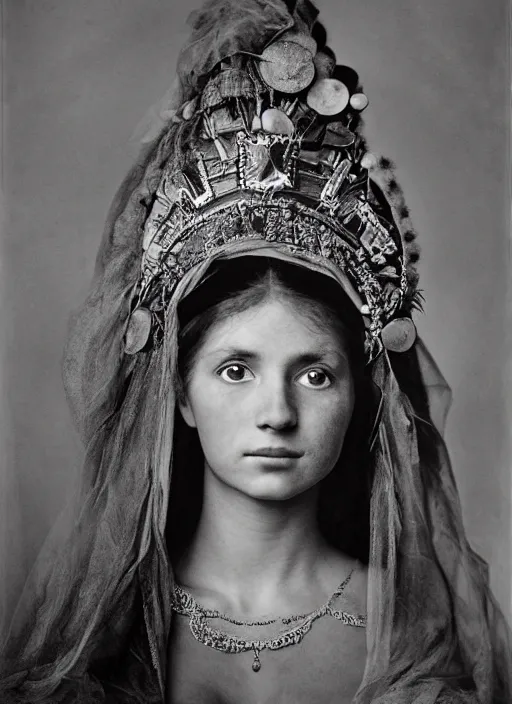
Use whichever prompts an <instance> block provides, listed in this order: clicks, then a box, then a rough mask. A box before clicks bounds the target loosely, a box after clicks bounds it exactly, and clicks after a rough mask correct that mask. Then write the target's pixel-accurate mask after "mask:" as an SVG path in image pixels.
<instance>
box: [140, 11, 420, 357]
mask: <svg viewBox="0 0 512 704" xmlns="http://www.w3.org/2000/svg"><path fill="white" fill-rule="evenodd" d="M276 2H277V3H278V4H279V5H280V6H281V8H280V9H281V10H282V9H283V8H284V7H285V5H284V4H283V3H280V2H279V0H275V2H274V5H275V3H276ZM228 4H229V3H228ZM244 4H249V5H251V6H252V9H253V10H254V6H255V5H258V4H261V2H258V1H257V0H244ZM220 5H222V6H225V5H226V3H225V2H219V1H218V0H213V2H210V3H209V5H208V6H207V8H206V9H205V10H203V11H202V13H199V15H196V18H195V19H196V22H195V26H194V32H195V34H194V33H193V35H192V38H191V42H190V47H195V48H196V49H197V46H198V39H200V40H202V41H204V40H208V33H209V32H211V27H212V25H211V23H210V24H209V23H208V22H207V21H206V20H205V12H206V17H207V18H210V20H211V16H210V14H209V13H208V12H207V10H209V11H210V12H211V11H213V10H214V9H215V7H216V6H217V10H218V9H219V6H220ZM316 14H317V13H316V10H314V8H313V6H312V5H311V4H310V3H309V2H300V3H298V4H297V5H296V6H295V9H294V10H293V12H291V13H288V14H287V15H286V16H287V18H288V19H287V22H286V23H285V24H284V30H281V31H278V32H276V31H275V28H274V30H273V32H272V38H271V39H270V40H266V42H265V45H264V46H260V47H255V46H254V39H251V40H250V41H249V40H247V42H245V41H244V36H241V37H239V41H238V44H237V43H236V42H235V44H234V45H233V41H231V43H230V44H229V45H228V46H227V47H226V48H225V50H224V51H220V52H219V53H218V55H217V56H216V58H217V59H218V60H217V61H215V59H212V56H211V52H210V54H209V55H208V61H207V62H206V64H203V74H202V75H201V72H200V71H197V70H196V71H195V73H194V71H193V70H192V69H191V68H190V67H189V74H188V76H185V78H187V77H188V78H190V76H191V75H192V76H194V78H195V85H194V86H193V87H192V89H190V86H189V88H188V93H189V95H188V96H186V97H188V100H186V101H185V102H184V103H183V104H181V105H180V107H179V110H178V111H177V112H176V113H175V114H174V115H173V125H172V127H171V130H173V131H174V140H175V153H174V158H172V159H171V160H170V161H169V162H168V163H167V165H166V166H165V168H164V171H163V176H162V178H161V181H160V184H159V186H158V190H157V192H156V195H155V199H154V202H153V206H152V209H151V212H150V214H149V217H148V219H147V221H146V224H145V229H144V239H143V257H142V265H141V275H140V280H139V282H138V284H137V288H136V291H135V295H134V303H133V312H132V317H131V321H130V325H129V329H128V333H127V340H126V350H127V352H130V353H134V352H137V351H139V350H140V349H142V348H143V347H145V346H146V345H147V344H149V343H150V342H151V344H158V343H159V340H160V339H161V336H162V330H163V327H164V312H165V309H166V306H167V304H168V302H169V300H170V298H171V296H172V294H173V292H174V290H175V288H176V285H177V284H178V282H179V281H180V280H181V279H182V277H183V276H184V275H185V274H186V273H187V271H189V270H190V269H191V268H192V267H194V266H195V265H196V264H198V263H200V262H202V261H204V260H205V259H207V258H208V257H210V256H212V255H213V254H214V253H215V252H219V251H220V250H222V249H223V248H226V247H228V246H231V245H233V244H234V243H237V242H243V241H248V240H263V241H265V242H268V243H274V245H275V246H278V247H279V248H280V249H281V250H284V251H285V252H289V253H290V254H292V255H294V254H295V255H297V254H300V255H301V256H304V257H306V258H309V259H311V260H313V261H315V260H316V261H322V260H328V261H330V262H331V263H333V264H334V265H335V266H337V267H338V269H339V270H340V271H341V272H343V275H344V276H346V278H347V280H348V282H349V285H350V286H351V287H352V288H353V290H354V292H355V293H356V295H355V298H356V299H357V301H358V302H359V303H358V304H359V307H360V310H361V313H362V315H363V317H364V320H365V324H366V350H367V354H368V358H369V359H372V358H374V357H375V356H376V355H377V354H378V353H379V351H380V350H381V349H382V346H383V345H384V346H385V347H387V348H388V349H390V350H393V351H401V350H405V349H408V348H409V347H410V346H411V345H412V344H413V342H414V339H415V335H416V333H415V328H414V324H413V323H412V320H411V319H410V317H409V316H410V314H411V312H412V309H413V308H414V307H417V306H418V293H417V291H416V286H417V278H418V277H417V273H416V271H415V268H414V264H415V262H416V260H417V251H416V249H415V245H413V246H411V244H410V243H411V241H412V240H413V239H414V237H415V235H414V232H413V231H412V230H411V227H410V223H409V221H408V211H407V208H406V207H405V204H404V202H403V196H402V194H401V191H400V189H399V187H398V185H397V183H396V181H395V179H394V177H393V174H392V171H391V169H390V167H391V165H390V163H389V162H387V163H386V162H385V161H384V160H381V161H380V162H377V160H376V159H375V158H374V157H373V156H372V155H371V154H369V153H368V152H367V149H366V143H365V140H364V138H363V137H362V135H361V130H360V126H361V119H360V113H361V112H362V111H363V110H364V109H365V108H366V106H367V105H368V99H367V98H366V96H365V94H364V93H363V92H362V89H361V87H360V86H359V85H358V79H357V74H356V73H355V72H354V71H353V70H352V69H350V68H348V67H343V66H337V65H336V59H335V57H334V54H333V52H332V51H331V50H330V49H329V48H328V47H326V46H325V45H322V31H321V26H320V25H318V23H317V22H316ZM257 26H258V25H257V22H256V28H257ZM205 27H207V29H206V30H205ZM318 27H320V31H319V30H318ZM248 34H249V35H250V36H253V35H254V33H253V34H251V33H250V32H249V33H248ZM256 34H257V33H256ZM194 37H195V38H194ZM315 37H316V38H315ZM318 39H319V41H317V40H318ZM260 41H265V32H261V36H260ZM199 43H200V42H199ZM220 43H221V44H222V42H220ZM247 43H248V44H249V46H248V47H247ZM255 49H257V51H255ZM184 53H185V55H186V50H185V52H184ZM182 58H183V54H182ZM182 63H183V61H182ZM195 63H196V65H197V63H198V62H197V58H195ZM199 64H200V62H199ZM209 64H213V65H211V66H210V65H209ZM190 93H192V95H190ZM372 170H373V172H374V174H378V175H380V178H381V179H382V178H383V179H384V182H385V186H384V187H382V182H381V186H379V185H377V182H376V178H375V177H371V176H370V172H371V171H372ZM384 191H386V192H387V195H388V198H386V196H385V194H384Z"/></svg>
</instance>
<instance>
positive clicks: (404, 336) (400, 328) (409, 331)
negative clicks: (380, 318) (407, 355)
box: [381, 318, 416, 352]
mask: <svg viewBox="0 0 512 704" xmlns="http://www.w3.org/2000/svg"><path fill="white" fill-rule="evenodd" d="M381 338H382V344H383V345H384V347H385V348H386V349H387V350H389V351H390V352H407V350H409V349H411V347H412V346H413V344H414V342H415V340H416V326H415V325H414V323H413V322H412V320H411V318H396V319H395V320H392V321H391V322H390V323H388V324H387V325H385V326H384V328H383V329H382V332H381Z"/></svg>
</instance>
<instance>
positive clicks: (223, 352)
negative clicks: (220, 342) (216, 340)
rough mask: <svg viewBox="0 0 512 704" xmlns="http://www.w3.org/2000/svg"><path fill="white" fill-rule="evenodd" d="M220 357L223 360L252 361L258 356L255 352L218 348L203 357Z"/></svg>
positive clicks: (235, 348)
mask: <svg viewBox="0 0 512 704" xmlns="http://www.w3.org/2000/svg"><path fill="white" fill-rule="evenodd" d="M214 355H215V356H222V357H225V358H228V357H233V358H236V359H247V360H254V359H258V358H259V357H260V355H259V354H258V353H257V352H254V351H250V350H245V349H242V348H240V347H219V348H218V349H215V350H212V351H211V352H208V353H207V354H205V355H204V356H205V357H213V356H214Z"/></svg>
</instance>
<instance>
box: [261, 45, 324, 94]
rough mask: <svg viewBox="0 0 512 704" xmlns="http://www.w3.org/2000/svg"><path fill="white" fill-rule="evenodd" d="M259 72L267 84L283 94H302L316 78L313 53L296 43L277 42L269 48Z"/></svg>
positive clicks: (263, 57)
mask: <svg viewBox="0 0 512 704" xmlns="http://www.w3.org/2000/svg"><path fill="white" fill-rule="evenodd" d="M259 70H260V74H261V77H262V78H263V80H264V81H265V83H266V84H267V85H268V86H269V87H270V88H274V90H278V91H280V92H281V93H300V91H301V90H304V88H307V87H308V86H309V85H311V82H312V81H313V79H314V77H315V65H314V63H313V57H312V55H311V52H310V51H308V50H307V49H305V48H304V47H303V46H300V44H297V43H296V42H285V41H277V42H274V44H270V45H269V46H267V48H266V49H264V51H263V53H262V55H261V61H260V62H259Z"/></svg>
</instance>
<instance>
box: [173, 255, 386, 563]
mask: <svg viewBox="0 0 512 704" xmlns="http://www.w3.org/2000/svg"><path fill="white" fill-rule="evenodd" d="M271 296H279V297H280V298H282V297H285V298H289V299H291V300H294V301H300V303H301V310H302V311H304V314H305V315H309V316H311V318H312V319H314V321H315V322H316V324H318V322H319V321H320V322H322V321H323V322H324V323H325V324H326V325H328V326H329V327H330V328H331V329H334V330H336V331H337V332H339V333H340V334H342V336H343V339H344V340H346V342H347V345H348V351H349V358H350V364H351V371H352V375H353V378H354V387H355V407H354V411H353V415H352V419H351V422H350V425H349V428H348V430H347V434H346V436H345V440H344V444H343V449H342V452H341V455H340V458H339V460H338V462H337V464H336V466H335V467H334V469H333V470H332V472H331V473H330V474H329V476H328V477H326V478H325V479H324V480H323V482H322V485H321V489H320V498H319V506H318V521H319V526H320V530H321V531H322V533H323V534H324V536H325V538H326V539H327V540H328V541H329V542H330V543H331V544H333V545H335V546H336V547H337V548H338V549H340V550H343V551H344V552H345V553H347V554H349V555H351V556H353V557H356V558H358V559H360V560H362V561H364V562H367V560H368V550H369V523H370V519H369V510H370V492H371V484H372V476H371V461H370V437H371V431H372V427H373V424H374V420H375V415H376V407H377V403H376V399H375V393H374V390H373V387H372V384H371V381H370V378H369V374H368V370H367V369H366V367H365V355H364V348H363V343H364V328H363V323H362V318H361V315H360V314H359V312H358V311H357V309H356V307H355V305H354V303H353V302H352V301H351V300H350V299H349V298H348V296H347V294H345V293H344V291H343V290H342V288H341V286H340V285H339V284H338V283H337V282H336V281H335V280H334V279H331V278H330V277H329V276H326V275H325V274H320V273H317V272H315V271H311V270H309V269H307V268H306V267H304V266H300V265H297V264H292V263H289V262H285V261H282V260H280V259H276V258H271V257H260V256H245V257H238V258H235V259H231V260H227V261H222V262H217V263H216V264H214V265H213V266H212V268H211V269H210V270H209V275H208V277H207V278H206V280H205V281H204V282H203V283H202V284H201V285H200V286H198V287H197V288H196V289H195V290H194V291H193V292H192V293H191V294H190V295H189V296H187V297H186V298H185V299H184V300H183V301H182V302H181V303H180V305H179V307H178V316H179V320H180V333H179V338H178V348H179V350H178V373H179V377H180V379H181V382H182V384H183V385H186V383H187V379H188V377H189V374H190V370H191V367H192V366H193V362H194V357H195V355H196V353H197V351H198V350H199V349H200V347H201V344H202V342H203V340H204V338H205V336H206V334H207V333H208V331H209V330H210V329H211V327H212V326H213V325H214V324H215V323H216V322H217V321H218V320H221V319H223V318H225V317H227V316H229V315H233V314H235V313H240V312H242V311H244V310H248V309H249V308H251V307H253V306H255V305H258V304H259V303H261V302H263V301H264V300H266V299H267V298H268V297H271ZM177 416H178V417H177V418H176V423H175V437H174V448H175V451H174V461H173V474H172V479H171V482H172V491H171V498H170V507H169V514H168V522H167V540H168V545H169V548H170V552H171V557H173V556H174V557H176V556H177V555H178V554H179V553H180V552H181V550H182V549H183V548H184V547H186V545H187V544H188V542H189V540H190V539H191V537H192V535H193V532H194V530H195V527H196V525H197V521H198V519H199V515H200V511H201V504H202V494H203V467H204V458H203V454H202V451H201V447H200V443H199V440H198V438H197V433H196V431H195V430H194V429H190V428H189V427H188V426H186V424H185V423H184V421H183V420H182V418H181V416H179V414H177Z"/></svg>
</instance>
